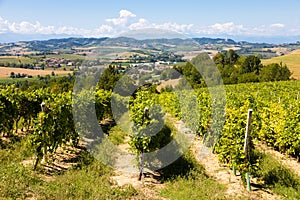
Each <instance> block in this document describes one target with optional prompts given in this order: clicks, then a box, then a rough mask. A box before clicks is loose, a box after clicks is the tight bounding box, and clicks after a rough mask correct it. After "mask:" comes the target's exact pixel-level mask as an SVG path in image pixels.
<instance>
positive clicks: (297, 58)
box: [262, 51, 300, 79]
mask: <svg viewBox="0 0 300 200" xmlns="http://www.w3.org/2000/svg"><path fill="white" fill-rule="evenodd" d="M280 62H282V64H286V65H287V66H288V68H289V69H290V70H291V72H292V73H293V74H292V77H293V78H295V79H300V51H295V52H293V53H291V54H288V55H284V56H279V57H275V58H271V59H266V60H262V63H263V64H264V65H268V64H271V63H280Z"/></svg>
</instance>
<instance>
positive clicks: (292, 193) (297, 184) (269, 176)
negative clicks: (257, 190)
mask: <svg viewBox="0 0 300 200" xmlns="http://www.w3.org/2000/svg"><path fill="white" fill-rule="evenodd" d="M260 156H261V160H262V162H261V165H260V167H259V170H257V171H256V172H254V174H253V175H255V176H257V177H259V178H260V179H261V180H262V181H263V182H264V185H263V187H265V188H270V189H272V190H273V191H274V192H275V193H276V194H279V195H282V196H284V197H285V199H299V198H300V192H299V191H300V178H299V177H298V176H297V175H296V174H295V173H293V172H292V171H291V170H289V169H287V168H286V167H285V166H283V165H282V164H281V163H280V162H279V161H277V160H275V159H274V158H273V157H272V156H271V155H268V154H264V153H262V154H261V155H260Z"/></svg>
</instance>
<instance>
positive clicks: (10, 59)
mask: <svg viewBox="0 0 300 200" xmlns="http://www.w3.org/2000/svg"><path fill="white" fill-rule="evenodd" d="M35 62H36V59H32V58H29V57H23V56H0V63H3V64H7V63H10V64H13V63H15V64H33V63H35Z"/></svg>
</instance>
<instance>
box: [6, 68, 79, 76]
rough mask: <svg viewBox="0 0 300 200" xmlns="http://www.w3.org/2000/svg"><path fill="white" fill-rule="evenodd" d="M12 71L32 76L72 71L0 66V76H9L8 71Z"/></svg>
mask: <svg viewBox="0 0 300 200" xmlns="http://www.w3.org/2000/svg"><path fill="white" fill-rule="evenodd" d="M11 72H14V73H15V74H18V73H20V74H27V75H32V76H38V75H40V76H45V75H51V73H52V72H54V73H55V74H68V73H71V74H72V73H73V72H72V71H64V70H33V69H23V68H13V67H0V78H9V77H10V73H11Z"/></svg>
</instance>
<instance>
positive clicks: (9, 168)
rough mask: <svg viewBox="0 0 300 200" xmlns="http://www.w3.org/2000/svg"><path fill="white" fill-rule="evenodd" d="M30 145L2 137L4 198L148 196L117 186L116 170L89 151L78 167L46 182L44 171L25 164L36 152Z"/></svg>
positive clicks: (0, 164) (0, 195)
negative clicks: (4, 139)
mask: <svg viewBox="0 0 300 200" xmlns="http://www.w3.org/2000/svg"><path fill="white" fill-rule="evenodd" d="M27 144H28V142H27V141H26V139H23V140H21V141H18V140H16V141H15V142H11V143H6V142H4V141H2V140H0V167H1V170H0V199H26V198H32V197H34V198H37V199H130V198H132V197H135V196H140V199H143V198H144V197H142V196H141V195H140V194H139V192H138V191H137V190H135V189H134V188H133V187H132V186H123V187H118V186H116V185H115V184H114V183H113V182H112V181H111V179H110V176H111V175H112V174H113V171H112V169H110V168H108V167H106V166H104V165H103V164H101V163H100V162H99V161H97V160H95V159H93V158H92V157H91V156H90V155H89V153H86V152H83V153H82V154H81V156H80V157H79V159H78V161H77V163H78V164H77V165H76V166H75V167H74V169H71V170H69V171H67V172H65V173H62V174H61V175H53V176H52V179H54V180H51V181H45V180H44V178H42V177H43V176H44V175H43V172H42V171H43V170H40V171H33V170H32V166H27V167H25V166H23V165H22V164H21V161H22V160H26V159H28V158H29V157H30V156H32V155H33V152H32V151H29V149H30V148H28V146H27ZM40 169H41V168H40ZM42 175H43V176H42Z"/></svg>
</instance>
